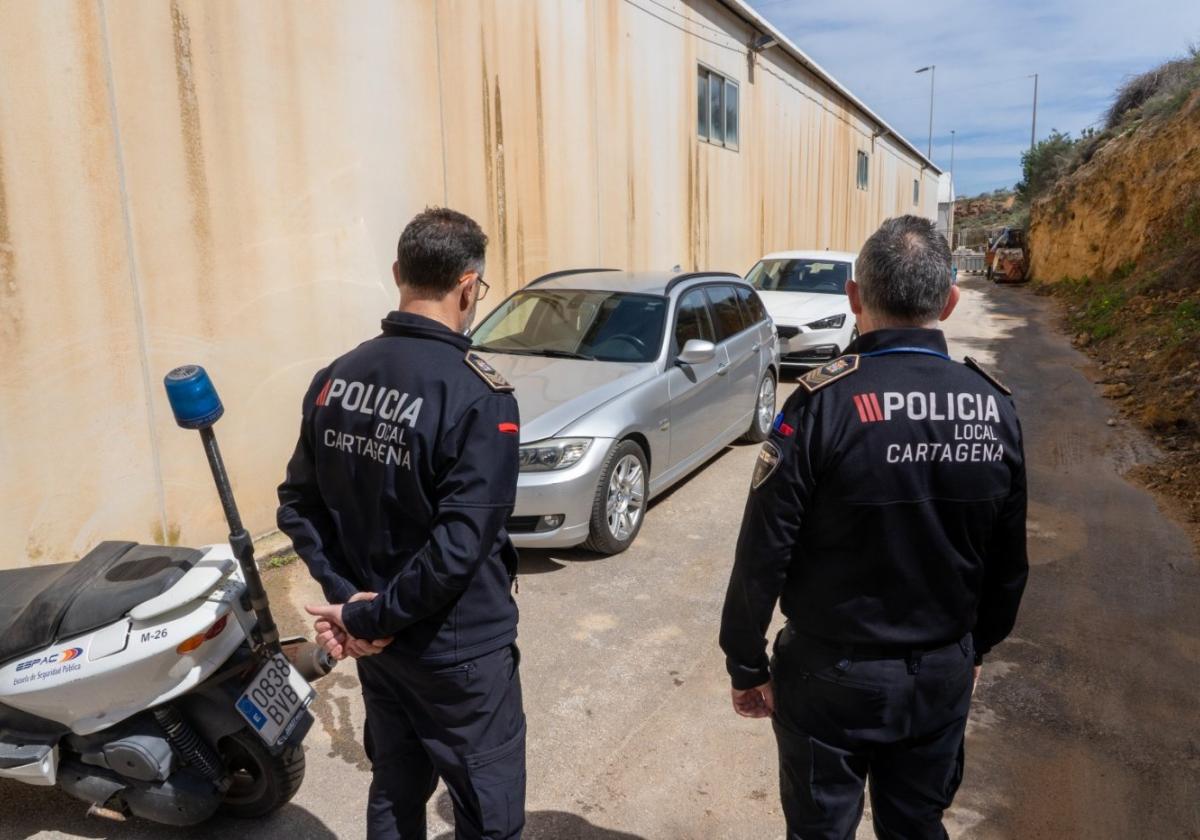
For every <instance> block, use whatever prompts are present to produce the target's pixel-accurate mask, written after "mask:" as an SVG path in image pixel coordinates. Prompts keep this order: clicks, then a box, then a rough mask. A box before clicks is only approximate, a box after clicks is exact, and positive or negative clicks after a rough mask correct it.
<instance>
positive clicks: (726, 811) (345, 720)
mask: <svg viewBox="0 0 1200 840" xmlns="http://www.w3.org/2000/svg"><path fill="white" fill-rule="evenodd" d="M964 289H965V300H964V305H963V308H962V309H961V310H960V312H959V313H958V315H957V316H956V317H955V318H954V319H953V320H952V321H951V322H950V324H949V325H948V326H949V328H950V329H949V332H950V333H951V337H952V339H953V343H954V351H955V352H956V353H957V354H958V355H962V354H964V353H970V354H973V355H976V356H978V357H980V358H981V359H982V360H984V361H985V362H987V363H988V364H992V365H994V366H995V367H996V369H997V370H998V371H999V372H1000V374H1001V376H1002V377H1003V378H1005V379H1007V380H1008V381H1009V383H1010V384H1011V385H1013V386H1014V388H1015V389H1016V390H1017V392H1018V396H1019V401H1020V402H1019V405H1020V408H1021V409H1022V414H1023V416H1024V421H1025V429H1026V434H1027V438H1028V444H1029V457H1030V460H1031V463H1032V468H1031V475H1030V485H1031V493H1032V496H1033V500H1034V501H1033V506H1032V511H1031V514H1032V516H1031V523H1030V530H1031V537H1032V539H1031V551H1032V559H1033V562H1034V564H1035V567H1034V569H1033V573H1032V576H1031V583H1030V590H1029V594H1028V596H1027V598H1026V605H1025V608H1024V611H1023V614H1022V616H1021V619H1020V621H1019V623H1018V627H1017V633H1016V638H1015V639H1013V640H1012V641H1010V642H1009V643H1007V644H1005V645H1004V646H1002V647H1001V648H1000V649H998V651H997V652H996V654H995V655H994V656H993V657H992V658H991V659H990V661H989V663H988V666H987V668H986V669H985V671H984V679H983V681H982V683H981V685H980V687H979V690H978V692H977V695H976V703H975V706H974V710H973V715H972V724H971V727H970V730H969V736H968V768H967V776H966V781H965V783H964V786H963V789H962V792H961V793H960V796H959V799H958V803H957V805H956V807H955V808H954V810H953V811H952V812H951V813H950V815H949V818H948V822H949V824H950V828H951V834H952V836H954V837H956V838H972V839H974V838H980V840H986V839H989V838H1038V837H1047V838H1051V837H1052V838H1064V837H1080V838H1128V837H1164V838H1165V837H1172V838H1174V837H1195V836H1200V816H1198V808H1200V806H1198V805H1197V803H1200V790H1198V781H1200V757H1198V756H1200V749H1198V744H1197V741H1198V735H1197V728H1196V727H1197V723H1196V721H1197V718H1196V687H1197V684H1198V679H1197V678H1198V677H1200V610H1198V609H1197V607H1196V604H1197V595H1198V594H1200V577H1198V574H1197V564H1196V558H1195V556H1194V555H1193V554H1192V553H1191V549H1190V546H1189V544H1188V542H1187V540H1186V539H1185V537H1184V535H1183V534H1182V533H1181V532H1180V530H1179V529H1178V528H1177V527H1176V526H1174V525H1173V524H1171V523H1170V522H1168V521H1166V520H1165V519H1164V518H1163V515H1162V514H1161V513H1160V512H1159V511H1158V509H1157V508H1156V507H1155V504H1154V502H1153V500H1152V499H1151V498H1150V497H1149V496H1147V495H1146V494H1145V493H1144V492H1142V491H1140V490H1138V489H1136V488H1134V487H1133V486H1131V485H1129V484H1128V483H1126V482H1125V481H1124V480H1123V479H1121V478H1120V473H1121V471H1122V469H1123V468H1124V467H1125V466H1126V465H1127V464H1129V463H1130V462H1131V461H1132V459H1133V458H1134V457H1135V456H1136V455H1137V454H1138V453H1139V452H1142V453H1144V452H1145V451H1146V444H1145V443H1144V442H1143V441H1142V440H1141V439H1140V438H1139V437H1138V436H1137V435H1135V434H1133V433H1131V432H1129V431H1127V430H1124V429H1123V428H1122V427H1120V426H1118V427H1117V428H1109V427H1108V426H1107V425H1106V423H1105V421H1106V419H1107V418H1108V417H1109V416H1110V414H1109V406H1108V405H1107V404H1106V403H1105V402H1104V401H1103V400H1101V399H1100V398H1098V397H1097V396H1096V395H1095V392H1094V389H1093V387H1092V386H1091V385H1090V384H1089V382H1088V380H1087V378H1086V375H1085V366H1086V360H1085V359H1084V358H1083V357H1082V356H1080V355H1079V354H1077V353H1076V352H1075V351H1073V350H1072V349H1071V348H1070V346H1069V344H1068V343H1067V342H1066V341H1065V339H1063V338H1062V337H1060V336H1059V335H1058V334H1057V332H1056V331H1055V330H1054V329H1053V327H1052V321H1051V319H1050V318H1049V317H1048V315H1047V313H1046V309H1047V303H1046V301H1044V300H1042V299H1038V298H1035V297H1033V296H1032V295H1031V294H1030V293H1029V292H1028V291H1027V290H1023V289H1007V288H1002V289H996V288H988V287H985V286H984V285H983V284H982V283H980V282H978V281H970V280H968V281H966V282H965V283H964ZM787 390H790V389H787ZM755 455H756V449H755V448H754V447H744V446H738V447H732V448H730V449H728V450H726V451H725V452H724V453H723V454H721V455H720V456H718V457H717V458H715V459H714V460H713V461H712V463H710V464H709V465H708V467H707V468H706V469H705V470H704V471H703V472H701V473H699V474H697V475H696V476H694V477H693V478H692V479H691V480H690V481H688V482H687V483H685V484H684V485H682V486H680V487H678V488H676V489H675V490H674V492H672V493H671V494H670V495H669V496H667V497H666V498H665V499H662V500H660V501H659V502H658V503H657V504H656V505H655V506H654V507H653V508H652V509H651V510H650V512H649V515H648V518H647V521H646V525H645V527H644V529H643V531H642V534H641V536H640V538H639V540H638V543H637V545H636V546H635V547H634V548H633V549H632V550H630V551H628V552H626V553H625V554H623V555H621V556H619V557H614V558H608V559H602V560H596V559H591V558H590V557H587V556H585V555H582V554H577V553H571V552H553V553H533V552H527V553H526V554H525V556H524V558H523V562H522V574H521V592H520V596H519V600H520V604H521V608H522V622H521V644H522V649H523V652H524V664H523V668H522V670H523V675H524V678H525V691H526V702H527V706H528V715H529V732H530V741H529V750H530V752H529V791H530V796H529V803H528V804H529V823H528V825H529V828H528V831H527V833H526V837H528V838H530V840H626V839H627V838H628V840H636V839H637V838H645V839H646V840H689V839H694V840H721V839H722V838H728V839H729V840H745V838H750V837H754V838H764V840H773V838H779V837H782V836H783V831H782V821H781V817H780V813H779V807H778V801H777V793H776V777H775V756H774V743H773V740H772V738H771V735H770V729H769V726H768V725H767V724H765V723H764V722H761V721H747V720H742V719H740V718H737V717H735V716H734V715H733V713H732V712H731V711H730V709H729V703H728V697H727V695H728V688H727V685H728V684H727V681H726V679H725V676H724V672H723V668H722V658H721V655H720V652H719V651H718V649H717V647H716V627H717V617H718V614H719V610H720V603H721V598H722V595H723V591H724V586H725V582H726V579H727V576H728V569H729V564H730V558H731V556H732V551H733V545H734V541H735V539H736V533H737V527H738V522H739V519H740V515H741V507H742V503H743V499H744V497H745V493H746V489H747V485H748V482H749V475H750V471H751V468H752V465H753V461H754V457H755ZM270 585H271V587H272V589H273V591H274V593H275V603H276V607H277V611H278V613H279V614H280V616H281V618H282V620H283V623H284V624H285V625H287V626H288V627H289V629H292V630H297V629H300V628H301V627H302V626H303V619H302V614H301V612H300V607H301V606H302V605H303V603H305V602H306V601H308V600H310V599H313V598H315V597H317V594H316V590H315V588H314V587H313V586H312V585H311V584H309V583H308V582H307V581H306V579H305V576H304V574H303V569H302V568H288V569H285V570H281V571H279V572H274V573H272V574H271V575H270ZM321 688H322V693H321V698H320V700H319V701H318V703H317V705H316V711H317V713H318V715H319V717H320V723H319V724H318V725H317V727H315V729H314V732H313V734H312V735H311V736H310V739H309V742H308V761H309V776H308V780H307V781H306V783H305V786H304V788H303V789H302V790H301V792H300V794H299V795H298V797H297V799H296V801H295V802H294V803H293V804H292V805H290V806H288V807H287V808H286V809H285V810H283V811H282V812H280V813H279V814H278V815H276V817H275V818H273V819H272V820H270V821H267V822H263V823H259V824H256V825H255V826H254V828H253V831H254V834H255V836H257V837H260V838H264V839H265V838H281V840H282V839H284V838H286V840H306V838H327V837H351V838H352V837H360V836H362V828H361V826H362V822H361V817H360V814H361V810H362V803H363V799H364V796H365V793H366V787H367V782H368V772H367V764H366V760H365V757H364V756H363V752H362V749H361V748H360V746H359V740H360V737H361V733H362V706H361V702H360V700H359V699H358V693H357V692H358V684H357V680H356V679H355V677H354V673H353V669H352V668H351V667H347V666H344V665H343V666H342V667H340V668H339V669H338V670H337V671H336V672H335V673H334V674H333V675H332V676H330V677H329V678H327V679H326V680H325V681H324V682H323V683H322V684H321ZM0 803H3V804H2V808H3V810H2V811H0V838H18V837H19V838H25V837H47V838H50V837H54V838H58V837H89V838H108V837H112V838H118V837H122V838H124V837H130V838H160V837H178V836H187V837H189V838H210V837H211V838H217V837H225V836H229V835H234V834H242V833H244V832H245V831H247V827H246V826H245V825H241V824H237V823H232V822H219V823H214V824H212V825H210V826H206V827H204V828H202V829H199V830H195V831H191V832H187V833H186V834H180V833H175V832H166V831H163V830H160V829H155V828H153V827H149V826H145V825H139V824H125V825H123V826H120V825H113V824H110V823H107V822H103V821H100V820H98V819H94V818H92V819H87V818H84V816H83V812H84V808H83V806H82V805H80V804H78V803H76V802H74V801H73V800H71V799H68V798H66V797H65V796H62V795H60V794H57V793H54V792H45V791H39V790H33V789H29V788H23V787H20V786H17V785H14V784H12V783H3V782H0ZM448 819H449V814H448V800H447V799H446V796H445V794H444V793H440V792H439V794H438V795H437V796H436V797H435V800H434V803H433V804H432V806H431V837H435V838H437V840H449V838H450V837H452V832H451V831H450V830H449V828H448V824H447V820H448ZM860 836H861V837H869V836H871V835H870V833H869V830H868V829H866V828H864V829H863V830H862V831H860Z"/></svg>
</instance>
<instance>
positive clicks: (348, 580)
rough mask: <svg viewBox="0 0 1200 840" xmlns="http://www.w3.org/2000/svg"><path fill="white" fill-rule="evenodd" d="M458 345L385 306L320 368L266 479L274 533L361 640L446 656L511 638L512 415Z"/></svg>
mask: <svg viewBox="0 0 1200 840" xmlns="http://www.w3.org/2000/svg"><path fill="white" fill-rule="evenodd" d="M511 392H512V387H511V386H510V385H508V383H507V382H505V381H504V379H503V377H501V376H500V374H498V373H497V372H496V371H495V370H494V369H493V368H492V367H491V366H490V365H488V363H487V362H486V361H484V360H483V359H482V358H480V357H478V356H476V355H475V354H473V353H471V352H470V339H468V338H467V337H466V336H464V335H460V334H458V333H455V332H453V331H451V330H450V329H448V328H447V327H445V326H443V325H441V324H439V323H437V322H435V321H432V320H430V319H427V318H423V317H420V316H417V315H412V314H407V313H403V312H392V313H391V314H389V315H388V316H387V318H385V319H384V321H383V333H382V335H379V336H378V337H376V338H373V339H371V340H369V341H366V342H364V343H363V344H361V345H359V346H358V347H357V348H355V349H354V350H352V351H350V352H349V353H347V354H346V355H344V356H342V357H341V358H339V359H337V360H336V361H334V362H333V364H331V365H330V366H329V367H327V368H325V369H324V370H322V371H320V372H318V373H317V375H316V377H315V378H314V379H313V382H312V385H311V386H310V387H309V389H308V393H307V394H305V396H304V406H303V419H302V421H301V426H300V440H299V442H298V443H297V444H296V450H295V453H294V454H293V455H292V459H291V461H290V463H289V464H288V469H287V478H286V479H285V480H284V482H283V484H281V485H280V486H279V504H280V507H279V512H278V523H279V528H280V530H281V531H283V532H284V533H285V534H287V535H288V536H289V537H291V539H292V543H293V545H294V546H295V548H296V553H297V554H299V555H300V557H301V559H303V560H304V562H305V563H306V564H307V565H308V568H309V571H310V572H311V573H312V575H313V577H314V578H316V580H317V581H318V582H319V583H320V584H321V587H322V589H324V591H325V597H326V598H328V599H329V601H330V603H345V602H347V601H348V600H349V599H350V597H351V596H352V595H354V594H355V593H357V592H376V593H378V597H376V598H375V599H374V600H372V601H357V602H355V603H352V604H346V606H345V607H344V609H343V612H342V620H343V622H344V623H345V625H346V629H347V630H349V631H350V633H351V634H352V635H354V636H355V637H357V638H361V639H379V638H384V637H387V636H394V637H395V641H394V642H393V644H392V646H391V648H390V649H389V650H391V651H392V652H394V653H399V654H402V655H406V656H410V657H412V658H415V659H418V660H421V661H424V662H429V663H439V664H441V663H454V662H458V661H461V660H463V659H469V658H473V657H476V656H480V655H482V654H484V653H488V652H490V651H493V650H496V649H498V648H500V647H503V646H504V645H507V644H509V643H511V642H512V641H513V640H514V639H515V638H516V635H517V606H516V603H515V602H514V600H513V597H512V591H511V590H512V581H513V579H514V578H515V575H516V559H517V557H516V550H515V549H514V548H513V546H512V543H511V541H510V540H509V538H508V534H507V532H506V531H505V530H504V525H505V522H506V521H507V519H508V516H509V515H510V513H511V512H512V507H513V503H514V501H515V497H516V487H517V470H518V445H519V437H518V432H519V419H518V415H517V402H516V399H515V398H514V397H513V395H512V393H511Z"/></svg>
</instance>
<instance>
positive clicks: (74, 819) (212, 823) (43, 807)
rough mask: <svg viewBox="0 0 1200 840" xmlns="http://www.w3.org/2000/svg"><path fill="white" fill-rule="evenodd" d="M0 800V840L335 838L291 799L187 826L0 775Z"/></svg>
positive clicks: (323, 825) (315, 839)
mask: <svg viewBox="0 0 1200 840" xmlns="http://www.w3.org/2000/svg"><path fill="white" fill-rule="evenodd" d="M0 803H3V807H4V815H3V817H0V840H26V838H30V837H35V836H39V835H44V834H45V833H46V832H50V833H54V834H59V833H61V834H66V835H69V836H71V837H86V838H96V840H105V839H106V838H114V840H115V838H120V840H168V839H169V840H181V838H186V840H218V838H229V837H245V836H253V837H254V838H255V839H256V840H275V838H278V840H297V838H304V840H336V838H337V833H336V832H334V831H332V830H331V829H330V828H329V827H328V826H326V825H325V823H324V822H323V821H322V820H321V819H319V818H318V817H316V816H315V815H313V814H311V813H310V812H309V811H307V810H306V809H304V808H302V807H300V806H299V805H296V804H294V803H293V804H289V805H285V806H283V808H281V809H279V811H277V812H276V813H275V814H273V815H272V816H271V817H270V818H268V819H264V820H235V819H229V818H224V817H214V818H213V819H211V820H209V821H208V822H206V823H203V824H201V825H197V826H192V827H191V828H174V827H172V826H167V825H158V824H156V823H152V822H146V821H145V820H139V819H134V818H130V819H128V820H126V821H125V822H117V821H113V820H107V819H104V818H102V817H89V816H88V815H87V810H88V806H87V805H86V804H84V803H83V802H80V801H79V800H77V799H74V798H73V797H70V796H67V795H66V794H65V793H63V792H62V791H60V790H58V789H56V788H41V787H32V786H30V785H24V784H20V783H19V782H12V781H8V780H0ZM584 836H590V835H584ZM597 836H598V837H604V836H606V835H597ZM613 836H614V837H617V836H620V835H613Z"/></svg>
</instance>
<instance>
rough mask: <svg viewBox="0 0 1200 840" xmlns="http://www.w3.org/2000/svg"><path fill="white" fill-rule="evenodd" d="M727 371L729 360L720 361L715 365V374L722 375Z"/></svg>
mask: <svg viewBox="0 0 1200 840" xmlns="http://www.w3.org/2000/svg"><path fill="white" fill-rule="evenodd" d="M727 373H729V362H721V364H719V365H717V376H724V375H725V374H727Z"/></svg>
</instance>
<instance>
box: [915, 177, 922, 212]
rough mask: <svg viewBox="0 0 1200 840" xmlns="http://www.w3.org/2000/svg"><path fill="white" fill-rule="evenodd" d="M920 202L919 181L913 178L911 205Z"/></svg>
mask: <svg viewBox="0 0 1200 840" xmlns="http://www.w3.org/2000/svg"><path fill="white" fill-rule="evenodd" d="M920 203H921V182H920V181H918V180H917V179H916V178H914V179H913V206H914V207H915V206H916V205H918V204H920Z"/></svg>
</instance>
